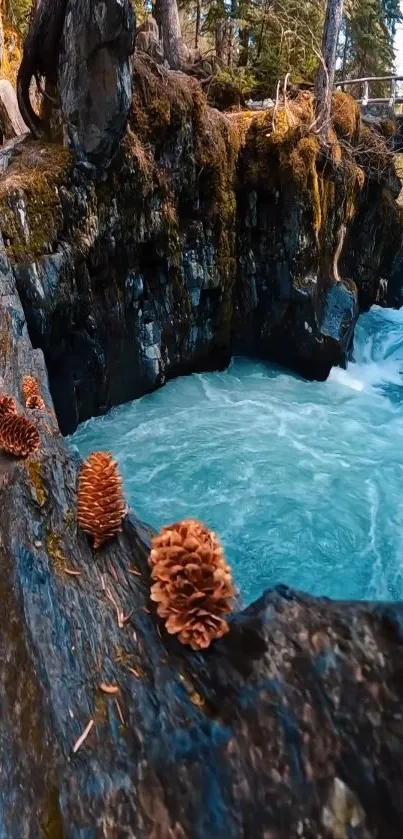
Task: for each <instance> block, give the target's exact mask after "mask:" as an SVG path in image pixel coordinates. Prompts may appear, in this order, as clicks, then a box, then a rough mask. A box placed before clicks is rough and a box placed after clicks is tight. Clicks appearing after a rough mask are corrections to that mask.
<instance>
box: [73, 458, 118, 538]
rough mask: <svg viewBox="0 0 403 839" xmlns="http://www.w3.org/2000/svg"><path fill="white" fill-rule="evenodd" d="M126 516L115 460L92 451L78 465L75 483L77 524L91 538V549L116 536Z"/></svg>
mask: <svg viewBox="0 0 403 839" xmlns="http://www.w3.org/2000/svg"><path fill="white" fill-rule="evenodd" d="M126 513H127V505H126V502H125V497H124V494H123V483H122V477H121V475H120V472H119V468H118V465H117V463H116V461H115V460H114V459H113V457H112V455H110V454H108V453H107V452H94V453H93V454H92V455H90V457H89V458H88V460H87V461H86V463H84V465H83V466H82V468H81V472H80V477H79V482H78V523H79V525H80V527H81V528H82V529H83V530H85V532H86V533H89V534H90V535H91V536H93V537H94V548H100V547H101V545H103V544H104V542H106V541H107V540H108V539H112V538H113V537H114V536H116V534H117V533H119V531H120V530H121V529H122V522H123V519H124V517H125V515H126Z"/></svg>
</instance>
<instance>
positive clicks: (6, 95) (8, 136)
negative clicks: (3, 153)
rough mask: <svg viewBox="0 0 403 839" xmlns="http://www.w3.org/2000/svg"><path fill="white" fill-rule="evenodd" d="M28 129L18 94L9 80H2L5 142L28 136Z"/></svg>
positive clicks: (0, 123)
mask: <svg viewBox="0 0 403 839" xmlns="http://www.w3.org/2000/svg"><path fill="white" fill-rule="evenodd" d="M28 130H29V129H28V128H27V126H26V125H25V122H24V120H23V118H22V116H21V114H20V110H19V107H18V102H17V94H16V92H15V90H14V88H13V86H12V84H11V82H9V81H8V80H7V79H1V80H0V134H1V135H2V137H3V140H4V141H5V140H12V139H13V138H14V137H19V136H20V134H26V133H27V132H28Z"/></svg>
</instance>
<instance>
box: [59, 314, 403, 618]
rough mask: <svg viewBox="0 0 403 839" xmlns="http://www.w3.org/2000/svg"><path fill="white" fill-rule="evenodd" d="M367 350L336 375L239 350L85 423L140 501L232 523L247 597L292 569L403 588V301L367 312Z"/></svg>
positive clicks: (226, 534)
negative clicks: (224, 361) (211, 369)
mask: <svg viewBox="0 0 403 839" xmlns="http://www.w3.org/2000/svg"><path fill="white" fill-rule="evenodd" d="M354 353H355V363H352V364H350V365H349V368H348V370H341V369H335V370H333V371H332V373H331V376H330V378H329V379H328V381H327V382H324V383H318V382H306V381H304V380H302V379H300V378H297V377H296V376H293V375H292V374H290V373H287V372H285V371H284V370H280V369H277V368H274V367H271V366H268V365H267V364H263V363H259V362H256V361H250V360H246V359H243V358H236V359H234V361H233V363H232V364H231V366H230V368H229V369H228V370H227V371H226V372H224V373H211V374H210V373H209V374H202V375H194V376H190V377H186V378H182V379H177V380H176V381H172V382H170V383H169V384H167V385H166V386H165V388H163V389H162V390H160V391H157V392H156V393H153V394H151V395H149V396H145V397H143V398H142V399H139V400H138V401H136V402H132V403H131V404H127V405H124V406H122V407H119V408H116V409H114V410H113V411H112V412H111V413H110V414H108V415H107V416H105V417H102V418H98V419H95V420H90V421H88V422H86V423H84V424H83V425H82V426H81V427H80V428H79V430H78V431H77V433H76V434H75V435H74V436H73V438H72V442H73V443H75V445H76V446H77V447H78V449H79V451H80V453H81V454H82V455H83V456H86V455H88V454H89V453H90V452H91V451H93V450H96V449H106V450H109V451H111V452H113V453H114V454H115V455H116V457H117V459H118V460H119V462H120V466H121V470H122V472H123V475H124V479H125V485H126V491H127V494H128V496H129V499H130V503H131V505H132V506H133V508H134V509H135V511H136V513H137V514H138V515H139V516H140V517H141V518H143V519H144V520H146V521H147V522H149V523H150V524H152V525H154V527H156V528H158V527H160V526H161V525H163V524H166V523H169V522H172V521H175V520H177V519H180V518H184V517H188V516H193V517H196V518H199V519H201V520H203V521H205V522H206V523H208V524H209V525H210V526H211V527H212V528H214V529H215V530H217V532H218V533H219V534H220V536H221V538H222V540H223V542H224V544H225V547H226V552H227V556H228V559H229V561H230V562H231V564H232V566H233V568H234V572H235V576H236V580H237V583H238V585H239V587H240V589H241V592H242V594H243V597H244V599H245V600H246V601H247V602H249V601H251V600H253V599H254V598H256V597H258V596H259V595H260V594H261V593H262V591H263V590H264V589H265V588H267V587H269V586H273V585H274V584H276V583H279V582H282V583H286V584H288V585H291V586H294V587H297V588H300V589H304V590H306V591H310V592H312V593H314V594H326V595H328V596H331V597H336V598H347V597H348V598H359V599H363V598H382V599H403V468H402V464H403V310H400V311H399V312H396V311H392V310H388V309H380V308H378V307H374V308H373V309H372V310H371V312H369V313H368V314H366V315H363V316H362V317H361V318H360V321H359V323H358V327H357V333H356V341H355V351H354Z"/></svg>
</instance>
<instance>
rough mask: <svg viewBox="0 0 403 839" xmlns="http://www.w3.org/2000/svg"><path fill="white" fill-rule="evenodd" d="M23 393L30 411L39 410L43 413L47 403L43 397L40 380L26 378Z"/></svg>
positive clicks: (31, 377) (30, 377) (23, 383)
mask: <svg viewBox="0 0 403 839" xmlns="http://www.w3.org/2000/svg"><path fill="white" fill-rule="evenodd" d="M22 393H23V396H24V400H25V407H26V408H29V409H30V410H35V409H38V410H39V411H43V410H44V409H45V403H44V401H43V399H42V396H41V391H40V388H39V382H38V379H36V378H35V376H24V378H23V380H22Z"/></svg>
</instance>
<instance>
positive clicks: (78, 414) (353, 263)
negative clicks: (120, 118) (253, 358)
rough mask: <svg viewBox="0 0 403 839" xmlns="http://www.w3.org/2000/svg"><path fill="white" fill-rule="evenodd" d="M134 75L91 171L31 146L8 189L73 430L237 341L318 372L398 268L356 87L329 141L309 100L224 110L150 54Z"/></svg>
mask: <svg viewBox="0 0 403 839" xmlns="http://www.w3.org/2000/svg"><path fill="white" fill-rule="evenodd" d="M133 70H134V73H133V84H134V97H133V103H132V110H131V115H130V119H129V125H128V128H127V131H126V134H125V137H124V139H123V142H122V144H121V147H120V149H119V152H118V154H117V156H116V157H115V159H114V162H113V164H112V166H111V167H110V168H109V169H108V171H107V172H106V173H105V174H104V175H103V176H102V177H101V178H97V176H96V170H94V172H93V175H91V177H88V172H90V171H91V170H88V171H87V169H86V168H85V167H84V168H83V167H82V166H77V164H76V163H74V159H73V157H72V156H71V155H70V153H69V152H68V151H66V150H64V149H59V148H58V147H57V146H55V145H54V144H43V142H42V143H40V144H32V141H26V142H25V143H23V144H22V146H21V145H20V146H19V153H18V156H15V158H14V159H13V158H11V163H10V165H9V167H8V169H7V171H6V173H5V176H4V178H3V181H2V184H1V188H0V209H1V218H2V232H3V236H4V240H5V245H6V249H7V253H8V255H9V258H10V259H11V261H12V263H13V270H14V273H15V276H16V280H17V284H18V290H19V293H20V296H21V300H22V304H23V307H24V311H25V313H26V317H27V323H28V328H29V332H30V336H31V339H32V341H33V344H34V346H36V347H40V348H41V349H42V350H43V351H44V354H45V358H46V364H47V368H48V371H49V376H50V386H51V391H52V395H53V398H54V400H55V407H56V411H57V414H58V418H59V422H60V424H61V428H62V430H63V431H65V432H69V431H72V430H74V428H75V427H76V424H77V422H79V421H81V420H83V419H86V418H87V417H88V416H91V415H93V414H96V413H100V412H101V413H102V412H104V411H105V410H106V409H107V408H108V407H110V406H111V405H114V404H118V403H120V402H124V401H126V400H128V399H131V398H133V397H136V396H140V395H141V394H142V393H145V392H147V391H148V390H151V389H153V388H155V387H157V386H159V385H160V384H162V383H163V382H164V381H165V380H166V379H167V378H169V377H171V376H174V375H177V374H178V373H184V372H190V371H192V370H198V369H212V368H217V367H222V366H223V365H225V364H227V363H228V360H229V358H230V356H231V353H232V352H233V351H235V352H239V351H241V352H242V353H251V354H257V355H259V356H260V357H261V358H267V359H271V360H276V361H279V362H281V363H284V364H287V365H289V366H291V367H293V368H294V369H296V370H298V371H299V372H302V373H303V375H305V376H307V377H312V378H320V379H323V378H326V376H327V375H328V373H329V370H330V369H331V366H332V365H333V364H337V363H340V362H344V361H345V360H346V359H347V358H348V356H349V353H350V349H351V341H352V335H353V329H354V324H355V321H356V319H357V316H358V313H359V311H360V310H362V309H366V308H368V307H369V306H370V305H371V304H372V303H373V302H375V301H376V300H378V299H381V298H382V297H384V296H385V293H386V298H387V295H388V292H387V291H386V292H385V288H386V287H387V282H386V283H385V280H387V277H388V275H389V274H391V272H392V266H394V267H393V270H394V271H395V273H396V272H397V274H398V272H399V270H400V269H399V267H398V264H397V262H396V260H397V256H398V254H399V249H400V245H401V210H400V207H399V206H398V205H397V204H396V202H395V197H396V195H397V194H398V192H399V188H400V187H399V183H400V182H399V181H398V179H397V176H396V174H395V171H394V165H393V156H392V155H391V154H390V153H389V152H388V151H387V149H386V147H385V144H384V142H383V141H382V140H381V139H380V138H379V137H378V136H377V135H376V134H375V133H373V132H371V131H369V129H367V128H366V127H365V126H364V125H363V124H362V123H361V117H360V113H359V110H358V107H357V106H356V104H355V103H354V102H353V101H352V100H351V99H349V97H347V96H345V95H344V94H337V95H335V97H334V104H333V126H334V127H333V129H332V134H331V142H330V144H329V145H328V146H327V147H326V148H324V147H322V146H321V144H320V143H319V140H318V138H317V137H316V136H315V135H313V134H312V133H310V124H311V123H312V120H313V100H312V96H311V94H309V93H301V94H300V95H299V97H297V99H296V100H295V101H291V102H290V103H289V105H288V106H287V108H280V110H279V111H278V112H277V113H276V114H274V113H273V112H272V111H270V110H269V111H266V112H262V113H260V114H259V113H257V114H256V113H253V112H239V113H234V114H222V113H220V112H218V111H216V110H214V109H212V108H210V107H209V106H208V105H207V104H206V100H205V98H204V95H203V93H202V91H201V89H200V87H199V85H198V83H197V82H196V81H194V80H193V79H191V78H189V77H187V76H185V75H184V74H183V73H173V72H169V71H166V70H163V69H161V68H156V67H155V65H153V63H152V62H151V61H150V60H149V59H147V57H146V56H143V57H137V56H135V58H134V64H133ZM85 145H86V141H85V140H83V141H82V144H81V146H82V148H84V147H85ZM101 145H102V144H101ZM107 146H109V143H107ZM100 148H101V146H100ZM107 154H108V152H107ZM398 275H399V274H398Z"/></svg>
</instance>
